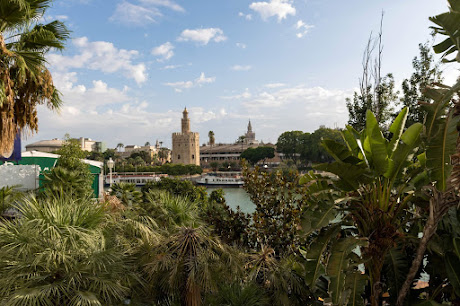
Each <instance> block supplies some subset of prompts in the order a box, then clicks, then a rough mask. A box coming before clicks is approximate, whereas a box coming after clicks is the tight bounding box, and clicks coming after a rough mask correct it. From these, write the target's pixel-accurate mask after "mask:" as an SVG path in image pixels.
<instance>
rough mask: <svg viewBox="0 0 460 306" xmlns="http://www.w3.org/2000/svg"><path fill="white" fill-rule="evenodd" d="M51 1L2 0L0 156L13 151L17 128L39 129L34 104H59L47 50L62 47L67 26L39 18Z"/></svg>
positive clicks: (0, 12) (52, 107) (26, 129)
mask: <svg viewBox="0 0 460 306" xmlns="http://www.w3.org/2000/svg"><path fill="white" fill-rule="evenodd" d="M50 3H51V0H2V1H0V155H5V154H6V153H9V152H11V150H12V147H13V143H14V138H15V135H16V134H17V132H18V131H19V132H22V131H31V132H37V131H38V118H37V105H41V104H45V105H46V106H47V107H48V108H50V109H58V108H59V107H60V105H61V103H62V101H61V99H60V96H59V92H58V90H57V89H56V88H55V87H54V85H53V79H52V77H51V73H50V72H49V70H48V69H47V68H46V67H45V63H46V61H45V55H46V53H47V52H48V51H49V50H50V49H52V48H53V49H59V50H62V49H63V48H64V42H65V40H66V39H67V38H68V37H69V31H68V30H67V28H66V27H65V25H64V24H63V23H62V22H60V21H53V22H50V23H48V24H38V23H37V20H40V18H41V17H42V16H43V15H44V13H45V12H46V9H47V8H48V7H49V5H50Z"/></svg>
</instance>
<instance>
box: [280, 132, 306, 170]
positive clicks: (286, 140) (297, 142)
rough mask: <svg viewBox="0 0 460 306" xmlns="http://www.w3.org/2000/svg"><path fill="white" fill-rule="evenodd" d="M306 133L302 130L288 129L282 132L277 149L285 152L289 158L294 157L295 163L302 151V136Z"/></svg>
mask: <svg viewBox="0 0 460 306" xmlns="http://www.w3.org/2000/svg"><path fill="white" fill-rule="evenodd" d="M303 136H304V133H303V132H302V131H288V132H284V133H282V134H281V135H280V136H279V137H278V141H277V143H276V150H277V151H278V152H280V153H283V154H284V156H286V158H288V159H292V160H293V161H294V163H297V161H298V160H299V157H300V153H301V152H302V141H301V140H302V137H303Z"/></svg>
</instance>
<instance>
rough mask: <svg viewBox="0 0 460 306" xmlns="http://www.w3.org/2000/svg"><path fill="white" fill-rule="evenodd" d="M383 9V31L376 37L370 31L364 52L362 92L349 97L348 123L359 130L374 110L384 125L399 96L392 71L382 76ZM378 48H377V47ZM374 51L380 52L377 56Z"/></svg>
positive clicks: (389, 117) (381, 24)
mask: <svg viewBox="0 0 460 306" xmlns="http://www.w3.org/2000/svg"><path fill="white" fill-rule="evenodd" d="M382 37H383V12H382V18H381V20H380V31H379V33H378V34H377V36H376V37H374V36H373V35H372V33H371V35H370V36H369V39H368V41H367V45H366V48H365V49H364V55H363V62H362V65H363V73H362V76H361V78H360V80H359V89H360V90H359V92H355V93H354V95H353V99H350V98H347V99H346V105H347V108H348V116H349V119H348V124H349V125H351V126H352V127H353V128H354V129H356V130H358V131H360V130H362V129H363V128H364V127H365V124H366V113H367V111H368V110H370V111H372V112H373V113H374V114H375V117H376V118H377V121H378V122H379V124H380V126H382V127H385V126H386V124H387V123H388V121H389V120H390V119H391V115H392V113H393V103H394V102H395V101H396V99H397V92H395V88H394V79H393V75H392V74H391V73H389V74H387V75H386V76H384V77H382V58H383V42H382ZM376 48H377V49H376ZM374 52H377V54H376V55H375V57H374Z"/></svg>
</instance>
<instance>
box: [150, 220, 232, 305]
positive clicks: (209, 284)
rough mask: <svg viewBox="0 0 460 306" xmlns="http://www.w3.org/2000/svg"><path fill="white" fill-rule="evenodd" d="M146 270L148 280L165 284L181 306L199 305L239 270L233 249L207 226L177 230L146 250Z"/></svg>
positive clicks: (178, 228)
mask: <svg viewBox="0 0 460 306" xmlns="http://www.w3.org/2000/svg"><path fill="white" fill-rule="evenodd" d="M146 249H148V250H150V252H148V253H146V254H145V256H144V260H145V266H144V271H145V272H146V273H147V275H148V276H149V280H150V281H151V282H153V283H156V284H163V285H164V290H166V291H167V292H168V293H169V295H170V296H171V297H173V298H175V299H178V300H180V301H181V304H182V305H187V306H199V305H201V303H202V295H203V293H205V292H209V291H211V290H213V289H216V288H217V285H218V284H219V281H220V282H226V281H229V280H231V278H228V277H227V276H228V275H229V273H231V272H233V271H238V270H239V267H240V265H239V264H238V262H237V261H235V255H234V253H233V252H232V251H231V249H230V248H229V247H227V246H225V245H224V244H222V243H221V242H220V240H219V239H218V238H216V237H213V236H212V235H210V233H209V232H208V231H207V230H206V228H204V227H201V226H199V227H193V226H192V227H187V226H183V227H177V228H176V229H175V230H174V232H173V233H172V234H169V235H165V236H163V238H162V239H161V240H160V241H159V243H158V244H157V245H156V246H152V247H151V248H146Z"/></svg>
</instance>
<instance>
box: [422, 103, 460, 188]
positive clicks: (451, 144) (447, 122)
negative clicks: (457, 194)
mask: <svg viewBox="0 0 460 306" xmlns="http://www.w3.org/2000/svg"><path fill="white" fill-rule="evenodd" d="M458 122H459V117H457V116H456V117H454V116H453V113H452V111H450V112H449V113H448V114H447V116H446V117H444V116H443V117H441V118H439V119H438V120H436V121H435V122H434V125H433V131H432V133H431V135H430V136H431V137H429V138H428V145H427V149H426V165H427V168H428V170H429V174H430V177H431V179H432V181H435V182H436V187H437V188H438V189H439V190H441V191H444V190H446V188H447V179H448V177H449V176H450V173H451V170H452V165H451V163H450V156H451V155H452V154H454V153H455V150H456V144H457V138H458V132H457V124H458Z"/></svg>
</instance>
